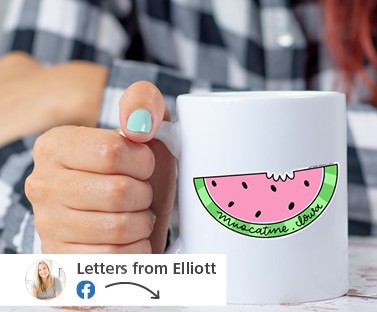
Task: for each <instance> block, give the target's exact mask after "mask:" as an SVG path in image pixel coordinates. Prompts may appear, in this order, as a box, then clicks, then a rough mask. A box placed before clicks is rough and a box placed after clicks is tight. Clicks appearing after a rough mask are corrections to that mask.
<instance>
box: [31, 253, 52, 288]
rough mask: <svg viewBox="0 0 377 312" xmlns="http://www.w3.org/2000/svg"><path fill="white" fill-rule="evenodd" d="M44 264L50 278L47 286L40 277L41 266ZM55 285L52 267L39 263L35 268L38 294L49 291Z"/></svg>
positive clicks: (43, 262) (42, 262)
mask: <svg viewBox="0 0 377 312" xmlns="http://www.w3.org/2000/svg"><path fill="white" fill-rule="evenodd" d="M41 264H44V265H45V266H46V267H47V269H48V277H47V282H46V284H44V283H43V280H42V278H41V277H40V275H39V265H41ZM53 284H54V277H53V276H52V274H51V269H50V266H49V265H48V264H47V263H46V262H45V261H43V260H42V261H39V262H38V263H37V265H36V266H35V286H36V289H37V294H39V293H41V292H45V291H47V290H49V289H50V288H51V287H52V285H53Z"/></svg>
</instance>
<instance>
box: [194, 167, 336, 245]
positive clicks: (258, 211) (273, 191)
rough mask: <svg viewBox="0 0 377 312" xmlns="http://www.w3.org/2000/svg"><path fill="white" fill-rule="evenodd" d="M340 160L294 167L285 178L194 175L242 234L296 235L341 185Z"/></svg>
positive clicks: (203, 194) (200, 191) (207, 198)
mask: <svg viewBox="0 0 377 312" xmlns="http://www.w3.org/2000/svg"><path fill="white" fill-rule="evenodd" d="M337 181H338V164H337V163H335V164H330V165H325V166H319V167H310V168H306V169H300V170H295V171H293V177H291V178H290V177H287V178H286V179H285V180H283V179H282V178H279V179H277V180H275V179H273V177H272V176H270V177H268V175H267V173H266V172H262V173H251V174H243V175H228V176H212V177H199V178H194V186H195V190H196V192H197V195H198V197H199V199H200V201H201V203H202V204H203V206H204V207H205V209H206V210H207V211H208V212H209V214H210V215H211V216H212V217H213V218H215V219H216V220H217V221H218V222H220V223H221V224H222V225H223V226H225V227H227V228H228V229H230V230H232V231H235V232H237V233H240V234H243V235H246V236H250V237H257V238H273V237H281V236H286V235H290V234H292V233H295V232H297V231H300V230H302V229H304V228H305V227H307V226H308V225H310V224H311V223H313V222H314V221H315V220H316V219H318V217H319V216H320V215H321V214H322V213H323V212H324V211H325V209H326V208H327V207H328V205H329V203H330V201H331V199H332V197H333V195H334V193H335V189H336V186H337Z"/></svg>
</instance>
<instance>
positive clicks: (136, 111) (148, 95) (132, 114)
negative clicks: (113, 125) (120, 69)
mask: <svg viewBox="0 0 377 312" xmlns="http://www.w3.org/2000/svg"><path fill="white" fill-rule="evenodd" d="M119 119H120V126H121V129H122V131H123V133H124V134H125V135H126V137H127V138H128V139H130V140H131V141H134V142H142V143H145V142H148V141H150V140H152V138H153V137H154V135H155V133H156V131H157V129H158V128H159V127H160V125H161V122H162V120H163V119H169V113H168V110H167V109H166V106H165V101H164V99H163V97H162V95H161V93H160V91H159V90H158V88H157V87H156V86H155V85H153V84H152V83H150V82H147V81H140V82H136V83H134V84H132V85H131V86H130V87H128V88H127V90H126V91H125V92H124V93H123V95H122V97H121V99H120V101H119Z"/></svg>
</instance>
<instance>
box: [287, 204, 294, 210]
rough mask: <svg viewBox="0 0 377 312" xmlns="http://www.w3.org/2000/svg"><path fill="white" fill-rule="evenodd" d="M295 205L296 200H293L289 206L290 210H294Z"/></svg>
mask: <svg viewBox="0 0 377 312" xmlns="http://www.w3.org/2000/svg"><path fill="white" fill-rule="evenodd" d="M294 207H295V203H294V202H291V203H290V204H289V206H288V209H289V210H292V209H293V208H294Z"/></svg>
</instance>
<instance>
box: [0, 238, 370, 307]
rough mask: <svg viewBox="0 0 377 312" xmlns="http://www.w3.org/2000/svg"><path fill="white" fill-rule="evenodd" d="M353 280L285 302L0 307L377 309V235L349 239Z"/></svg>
mask: <svg viewBox="0 0 377 312" xmlns="http://www.w3.org/2000/svg"><path fill="white" fill-rule="evenodd" d="M349 246H350V248H349V257H350V258H349V260H350V261H349V264H350V267H349V272H350V273H349V274H350V276H349V283H350V288H349V291H348V293H347V295H346V296H343V297H340V298H337V299H333V300H326V301H318V302H311V303H303V304H294V305H291V304H284V305H265V306H260V305H250V306H247V305H228V306H224V307H119V306H117V307H0V311H9V312H19V311H32V312H37V311H38V312H65V311H90V312H109V311H115V312H165V311H178V312H179V311H182V312H184V311H186V312H190V311H193V312H207V311H209V312H211V311H213V312H215V311H219V312H222V311H229V312H244V311H248V312H284V311H289V312H295V311H308V312H309V311H310V312H321V311H325V312H332V311H334V312H335V311H342V312H347V311H352V312H377V238H361V237H351V238H350V240H349Z"/></svg>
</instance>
